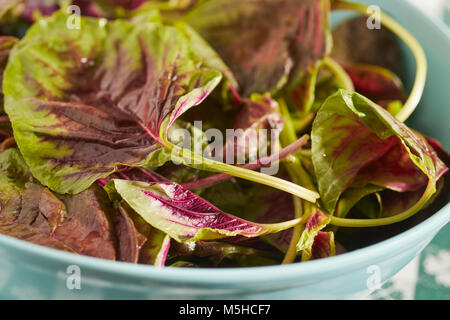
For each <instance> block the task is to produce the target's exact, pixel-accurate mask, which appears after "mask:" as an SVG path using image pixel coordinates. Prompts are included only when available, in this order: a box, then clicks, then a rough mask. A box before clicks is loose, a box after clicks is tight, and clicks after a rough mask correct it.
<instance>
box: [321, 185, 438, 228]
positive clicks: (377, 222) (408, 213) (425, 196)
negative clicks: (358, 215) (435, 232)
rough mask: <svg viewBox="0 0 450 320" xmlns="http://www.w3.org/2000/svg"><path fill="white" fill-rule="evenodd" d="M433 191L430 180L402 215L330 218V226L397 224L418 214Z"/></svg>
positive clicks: (433, 187) (433, 186)
mask: <svg viewBox="0 0 450 320" xmlns="http://www.w3.org/2000/svg"><path fill="white" fill-rule="evenodd" d="M434 191H435V185H434V182H433V181H432V180H429V181H428V185H427V187H426V189H425V191H424V193H423V195H422V197H421V198H420V199H419V201H417V202H416V203H415V204H414V205H413V206H412V207H410V208H409V209H407V210H405V211H403V212H402V213H399V214H396V215H395V216H392V217H387V218H379V219H346V218H338V217H333V216H330V218H331V221H330V224H332V225H335V226H338V227H378V226H384V225H388V224H393V223H397V222H400V221H403V220H405V219H408V218H410V217H412V216H413V215H414V214H416V213H417V212H419V211H420V210H421V209H422V208H423V206H424V205H425V204H426V202H427V201H428V199H429V198H430V196H431V195H432V194H433V193H434Z"/></svg>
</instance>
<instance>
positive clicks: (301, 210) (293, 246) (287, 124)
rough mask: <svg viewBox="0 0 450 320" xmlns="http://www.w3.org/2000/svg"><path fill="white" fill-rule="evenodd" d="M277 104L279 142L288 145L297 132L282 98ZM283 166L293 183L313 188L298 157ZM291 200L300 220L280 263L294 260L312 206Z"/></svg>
mask: <svg viewBox="0 0 450 320" xmlns="http://www.w3.org/2000/svg"><path fill="white" fill-rule="evenodd" d="M279 106H280V112H281V115H282V116H283V119H284V129H283V131H282V132H281V136H280V138H281V142H282V145H289V144H290V143H291V141H296V139H297V134H296V133H295V127H294V124H293V122H292V118H291V115H290V114H289V110H288V108H287V106H286V103H285V102H284V101H283V100H280V101H279ZM285 166H286V169H287V171H288V173H289V175H290V176H291V178H292V181H293V182H294V183H297V184H299V183H304V184H305V186H307V188H311V189H313V190H314V184H313V183H312V181H311V178H310V176H309V175H308V173H307V172H306V171H305V170H304V168H303V166H302V164H301V163H300V159H299V158H298V157H296V162H295V163H285ZM293 201H294V214H295V218H301V220H300V222H299V224H297V225H296V226H295V227H294V229H293V230H292V237H291V240H290V242H289V247H288V249H287V251H286V254H285V256H284V259H283V261H282V264H289V263H292V262H294V261H295V258H296V257H297V243H298V241H299V239H300V237H301V235H302V233H303V230H304V228H305V223H306V221H307V219H308V217H309V212H310V211H311V210H310V209H311V208H312V205H311V204H309V203H305V204H304V207H303V203H302V201H301V199H300V198H298V197H293Z"/></svg>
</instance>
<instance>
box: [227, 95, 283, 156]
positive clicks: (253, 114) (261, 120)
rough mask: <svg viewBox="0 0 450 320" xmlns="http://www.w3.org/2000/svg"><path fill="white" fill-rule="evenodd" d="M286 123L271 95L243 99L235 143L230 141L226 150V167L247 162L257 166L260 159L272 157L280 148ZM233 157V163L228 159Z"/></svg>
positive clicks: (237, 121) (235, 123)
mask: <svg viewBox="0 0 450 320" xmlns="http://www.w3.org/2000/svg"><path fill="white" fill-rule="evenodd" d="M283 123H284V122H283V118H282V117H281V115H280V114H279V112H278V103H277V102H276V101H275V100H273V99H272V98H271V97H270V95H259V94H253V95H252V96H251V97H250V98H248V99H244V101H243V105H242V106H241V110H240V112H239V113H238V114H237V115H236V118H235V120H234V124H233V129H234V130H235V135H234V136H233V140H232V141H227V142H226V145H225V148H224V159H226V163H229V162H230V161H233V162H235V163H236V162H237V163H239V164H242V163H245V162H247V160H248V161H249V162H255V161H256V159H258V158H260V155H264V156H266V155H269V154H271V153H273V151H274V150H276V148H277V146H278V140H279V135H280V132H281V130H282V129H283ZM236 133H237V134H236ZM227 138H228V137H227ZM230 153H231V154H232V155H234V159H228V158H227V155H229V154H230Z"/></svg>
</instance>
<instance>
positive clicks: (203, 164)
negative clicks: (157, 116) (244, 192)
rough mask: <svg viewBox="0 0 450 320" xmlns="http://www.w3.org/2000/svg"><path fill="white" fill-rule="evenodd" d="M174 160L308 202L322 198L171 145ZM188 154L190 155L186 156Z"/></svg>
mask: <svg viewBox="0 0 450 320" xmlns="http://www.w3.org/2000/svg"><path fill="white" fill-rule="evenodd" d="M171 149H172V151H173V152H172V157H173V159H172V160H177V161H179V162H180V163H183V164H185V165H187V166H192V167H197V168H199V169H205V170H210V171H216V172H221V173H225V174H228V175H232V176H234V177H237V178H241V179H245V180H249V181H253V182H256V183H260V184H264V185H266V186H269V187H272V188H275V189H279V190H282V191H285V192H287V193H290V194H292V195H295V196H298V197H300V198H302V199H304V200H306V201H309V202H312V203H315V202H316V200H317V199H318V198H319V197H320V196H319V194H318V193H317V192H315V191H311V190H308V189H306V188H304V187H302V186H299V185H297V184H295V183H292V182H290V181H287V180H283V179H280V178H277V177H274V176H270V175H268V174H263V173H260V172H257V171H252V170H249V169H245V168H241V167H236V166H233V165H229V164H226V163H223V162H218V161H214V160H211V159H208V158H204V157H201V156H199V155H196V154H195V153H193V152H192V151H190V150H187V149H182V148H180V147H177V146H174V145H171ZM186 153H189V154H188V155H186Z"/></svg>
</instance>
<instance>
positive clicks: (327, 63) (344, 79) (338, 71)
mask: <svg viewBox="0 0 450 320" xmlns="http://www.w3.org/2000/svg"><path fill="white" fill-rule="evenodd" d="M322 65H323V66H324V67H326V68H328V69H329V70H330V71H331V72H332V73H333V74H334V75H335V76H336V77H337V78H338V81H339V82H340V84H341V86H342V87H343V89H347V90H349V91H355V86H354V85H353V81H352V79H350V76H349V75H348V74H347V72H346V71H345V70H344V68H342V67H341V65H340V64H339V63H337V62H336V61H334V60H333V59H332V58H330V57H326V58H324V59H323V61H322Z"/></svg>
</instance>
